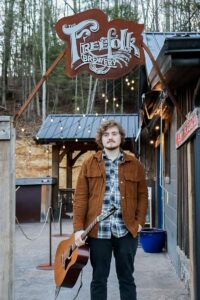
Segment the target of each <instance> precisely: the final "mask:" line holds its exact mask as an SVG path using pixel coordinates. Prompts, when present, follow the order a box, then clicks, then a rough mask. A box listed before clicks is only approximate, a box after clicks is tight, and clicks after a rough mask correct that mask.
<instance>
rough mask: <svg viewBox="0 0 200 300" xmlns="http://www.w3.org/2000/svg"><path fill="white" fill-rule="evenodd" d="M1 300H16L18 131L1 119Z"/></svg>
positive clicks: (11, 121)
mask: <svg viewBox="0 0 200 300" xmlns="http://www.w3.org/2000/svg"><path fill="white" fill-rule="evenodd" d="M0 170H1V171H0V195H1V200H0V201H1V209H0V298H1V300H8V299H9V300H14V249H15V247H14V245H15V242H14V241H15V237H14V235H15V130H14V128H13V120H12V118H11V117H9V116H0Z"/></svg>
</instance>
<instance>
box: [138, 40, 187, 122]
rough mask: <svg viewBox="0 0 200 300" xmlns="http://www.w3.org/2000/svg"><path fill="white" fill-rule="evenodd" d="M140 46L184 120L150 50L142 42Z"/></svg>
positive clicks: (184, 117)
mask: <svg viewBox="0 0 200 300" xmlns="http://www.w3.org/2000/svg"><path fill="white" fill-rule="evenodd" d="M142 47H143V48H144V50H145V51H146V52H147V54H148V56H149V58H150V60H151V62H152V64H153V67H154V69H155V71H156V73H157V74H158V77H159V78H160V82H161V85H162V88H163V89H165V90H166V91H167V94H168V96H169V98H170V99H171V101H172V103H173V104H174V106H175V107H176V109H177V113H178V114H179V116H180V117H182V118H183V120H185V119H186V116H185V115H184V114H183V112H182V111H181V109H180V107H179V105H178V103H177V101H176V98H175V97H174V95H173V93H172V91H171V89H170V88H169V86H168V84H167V82H166V80H165V78H164V76H163V74H162V73H161V71H160V69H159V67H158V65H157V62H156V61H155V59H154V57H153V55H152V53H151V51H150V50H149V48H148V47H147V45H146V44H145V43H144V42H143V43H142Z"/></svg>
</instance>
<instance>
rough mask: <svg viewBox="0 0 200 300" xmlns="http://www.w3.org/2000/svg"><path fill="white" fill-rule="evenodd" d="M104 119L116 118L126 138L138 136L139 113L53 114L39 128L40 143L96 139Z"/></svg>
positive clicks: (37, 138)
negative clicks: (97, 131)
mask: <svg viewBox="0 0 200 300" xmlns="http://www.w3.org/2000/svg"><path fill="white" fill-rule="evenodd" d="M103 120H116V121H117V122H119V123H120V124H121V125H122V127H123V128H124V130H125V133H126V138H129V139H132V138H134V137H136V135H137V131H138V114H106V115H95V114H91V115H76V114H58V115H56V114H51V115H49V116H48V117H47V118H46V120H45V122H44V123H43V125H42V126H41V128H40V129H39V131H38V133H37V136H36V140H37V142H38V143H44V142H48V143H49V142H54V141H56V142H58V141H62V142H63V141H70V140H76V139H77V140H79V141H80V140H83V141H85V140H94V139H95V137H96V130H97V128H99V127H100V124H101V122H102V121H103Z"/></svg>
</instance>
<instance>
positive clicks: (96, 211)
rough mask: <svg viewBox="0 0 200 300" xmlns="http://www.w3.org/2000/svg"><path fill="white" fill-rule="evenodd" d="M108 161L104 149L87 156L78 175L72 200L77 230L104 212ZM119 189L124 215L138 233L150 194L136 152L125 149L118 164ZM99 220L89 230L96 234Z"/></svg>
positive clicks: (125, 219) (90, 234) (133, 230)
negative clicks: (103, 152) (134, 153)
mask: <svg viewBox="0 0 200 300" xmlns="http://www.w3.org/2000/svg"><path fill="white" fill-rule="evenodd" d="M105 176H106V174H105V163H104V160H103V159H102V151H99V152H97V153H96V154H94V155H92V156H91V157H90V158H89V159H87V160H86V161H85V162H84V163H83V165H82V167H81V171H80V174H79V177H78V181H77V186H76V190H75V195H74V202H73V226H74V231H78V230H82V229H86V228H87V226H88V225H89V224H90V223H91V222H92V221H93V220H94V219H95V218H96V217H97V216H98V215H100V214H101V209H102V204H103V199H104V193H105V182H106V178H105ZM119 189H120V194H121V207H122V218H123V220H124V222H125V225H126V227H127V229H128V230H129V231H130V232H131V233H132V235H133V236H134V237H135V236H137V230H138V224H140V225H142V226H143V225H144V223H145V217H146V211H147V205H148V194H147V185H146V180H145V175H144V168H143V166H142V164H141V163H140V162H139V160H138V159H137V158H135V157H134V156H133V155H130V154H127V153H124V160H123V161H122V162H121V163H120V164H119ZM97 232H98V224H97V225H95V227H94V228H93V230H92V231H91V232H90V233H89V236H91V237H97Z"/></svg>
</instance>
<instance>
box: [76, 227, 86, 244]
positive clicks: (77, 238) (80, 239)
mask: <svg viewBox="0 0 200 300" xmlns="http://www.w3.org/2000/svg"><path fill="white" fill-rule="evenodd" d="M83 232H84V230H79V231H76V232H75V236H74V237H75V245H76V246H77V247H80V246H83V245H84V244H85V240H82V238H81V235H82V233H83Z"/></svg>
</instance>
